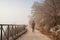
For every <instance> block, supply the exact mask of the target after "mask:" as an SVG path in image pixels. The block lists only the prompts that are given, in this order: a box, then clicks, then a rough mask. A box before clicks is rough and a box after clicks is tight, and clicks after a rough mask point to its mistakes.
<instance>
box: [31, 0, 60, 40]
mask: <svg viewBox="0 0 60 40" xmlns="http://www.w3.org/2000/svg"><path fill="white" fill-rule="evenodd" d="M59 4H60V1H59V0H45V1H44V2H43V3H38V2H34V4H33V7H32V8H33V10H32V15H33V17H34V21H35V24H36V28H37V29H38V30H39V31H40V32H41V33H43V34H45V35H48V36H49V37H50V38H53V39H54V38H55V39H54V40H60V39H59V37H60V35H59V32H60V28H59V27H60V26H58V25H60V15H58V14H60V12H59V11H60V6H59ZM55 27H56V28H57V29H56V28H55ZM54 29H55V30H56V31H55V30H54ZM53 30H54V31H53Z"/></svg>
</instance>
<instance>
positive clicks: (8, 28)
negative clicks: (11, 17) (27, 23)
mask: <svg viewBox="0 0 60 40" xmlns="http://www.w3.org/2000/svg"><path fill="white" fill-rule="evenodd" d="M0 26H1V40H2V31H3V26H8V27H7V35H8V37H7V40H9V30H10V26H12V29H13V27H14V26H15V28H16V27H17V26H21V25H18V24H0ZM15 32H16V31H15Z"/></svg>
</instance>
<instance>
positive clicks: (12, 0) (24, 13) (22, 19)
mask: <svg viewBox="0 0 60 40" xmlns="http://www.w3.org/2000/svg"><path fill="white" fill-rule="evenodd" d="M34 1H37V0H0V24H2V23H5V24H7V23H9V24H11V23H12V24H27V23H28V15H31V7H32V5H33V2H34ZM38 1H39V0H38Z"/></svg>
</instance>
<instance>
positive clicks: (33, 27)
mask: <svg viewBox="0 0 60 40" xmlns="http://www.w3.org/2000/svg"><path fill="white" fill-rule="evenodd" d="M34 30H35V22H34V21H33V22H32V32H34Z"/></svg>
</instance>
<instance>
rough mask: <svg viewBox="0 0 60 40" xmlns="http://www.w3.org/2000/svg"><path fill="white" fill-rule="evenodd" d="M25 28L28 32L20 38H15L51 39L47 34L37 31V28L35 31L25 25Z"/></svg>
mask: <svg viewBox="0 0 60 40" xmlns="http://www.w3.org/2000/svg"><path fill="white" fill-rule="evenodd" d="M27 29H28V32H27V33H26V34H24V35H23V36H21V37H20V38H18V39H17V40H51V39H49V38H48V37H47V36H45V35H43V34H41V33H40V32H38V31H37V30H35V32H32V30H31V28H30V27H27Z"/></svg>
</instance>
